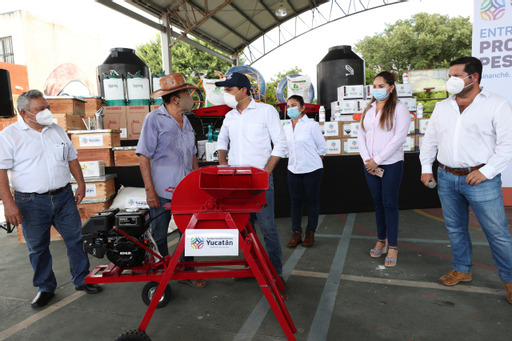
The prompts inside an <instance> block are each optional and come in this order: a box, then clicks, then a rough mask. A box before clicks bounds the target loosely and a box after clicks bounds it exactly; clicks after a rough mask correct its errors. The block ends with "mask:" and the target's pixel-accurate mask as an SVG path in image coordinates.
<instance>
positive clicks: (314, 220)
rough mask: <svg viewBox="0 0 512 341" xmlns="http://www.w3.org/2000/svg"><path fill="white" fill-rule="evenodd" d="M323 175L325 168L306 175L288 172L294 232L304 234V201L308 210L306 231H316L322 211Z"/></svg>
mask: <svg viewBox="0 0 512 341" xmlns="http://www.w3.org/2000/svg"><path fill="white" fill-rule="evenodd" d="M323 173H324V170H323V168H320V169H317V170H315V171H313V172H310V173H304V174H294V173H292V172H290V171H288V189H289V191H290V198H291V206H292V231H294V232H300V233H302V226H301V220H302V202H303V201H304V199H305V200H306V205H307V209H308V211H307V212H308V226H307V228H306V230H307V231H312V232H315V231H316V228H317V225H318V214H319V211H320V184H321V182H322V174H323Z"/></svg>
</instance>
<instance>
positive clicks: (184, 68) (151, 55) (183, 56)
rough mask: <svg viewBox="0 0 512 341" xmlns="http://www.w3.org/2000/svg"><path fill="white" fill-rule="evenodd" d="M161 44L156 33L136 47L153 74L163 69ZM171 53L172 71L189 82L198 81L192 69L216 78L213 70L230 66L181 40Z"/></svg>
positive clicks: (223, 69) (222, 69)
mask: <svg viewBox="0 0 512 341" xmlns="http://www.w3.org/2000/svg"><path fill="white" fill-rule="evenodd" d="M198 42H199V43H201V42H200V41H198ZM161 46H162V44H161V41H160V35H159V34H157V35H156V38H155V40H151V41H149V42H148V43H146V44H142V45H138V46H137V47H136V53H137V55H138V56H139V58H140V59H142V60H143V61H144V63H146V65H147V66H149V68H150V69H151V72H152V73H153V74H161V73H162V70H163V68H162V53H161ZM171 54H172V71H173V72H180V73H182V74H184V75H185V78H186V80H187V82H190V83H197V82H199V78H198V77H196V76H195V75H193V71H198V72H204V73H205V77H206V78H218V76H217V75H216V74H215V70H217V71H220V72H222V73H224V72H226V71H227V70H228V69H229V68H230V67H231V64H230V63H228V62H226V61H224V60H221V59H219V58H217V57H215V56H213V55H211V54H209V53H206V52H204V51H201V50H198V49H196V48H195V47H193V46H191V45H189V44H187V43H184V42H181V41H178V42H177V43H176V44H174V46H173V47H172V49H171Z"/></svg>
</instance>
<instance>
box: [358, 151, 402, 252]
mask: <svg viewBox="0 0 512 341" xmlns="http://www.w3.org/2000/svg"><path fill="white" fill-rule="evenodd" d="M379 167H380V168H382V169H384V176H383V177H382V178H380V177H378V176H376V175H371V174H369V173H368V172H367V171H366V168H365V169H364V174H365V176H366V182H367V183H368V187H369V188H370V192H371V193H372V198H373V203H374V206H375V220H376V222H377V238H378V239H382V240H383V239H386V238H387V240H388V244H389V246H397V245H398V217H399V214H398V191H399V190H400V182H401V181H402V174H403V171H404V162H403V161H398V162H395V163H393V164H391V165H380V166H379Z"/></svg>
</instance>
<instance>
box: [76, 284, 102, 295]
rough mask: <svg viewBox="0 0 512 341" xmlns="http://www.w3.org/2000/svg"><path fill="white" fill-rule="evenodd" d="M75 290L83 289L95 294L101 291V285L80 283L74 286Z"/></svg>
mask: <svg viewBox="0 0 512 341" xmlns="http://www.w3.org/2000/svg"><path fill="white" fill-rule="evenodd" d="M75 290H78V291H85V292H86V293H88V294H97V293H99V292H100V291H101V287H100V286H99V285H98V284H82V285H81V286H79V287H75Z"/></svg>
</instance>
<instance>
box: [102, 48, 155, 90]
mask: <svg viewBox="0 0 512 341" xmlns="http://www.w3.org/2000/svg"><path fill="white" fill-rule="evenodd" d="M111 70H114V71H116V72H117V73H118V74H119V75H120V76H121V77H122V78H123V79H124V80H126V78H127V77H128V72H129V73H131V74H136V73H137V72H140V74H141V75H142V77H144V78H146V79H151V72H150V70H149V67H148V66H147V65H146V64H145V63H144V62H143V61H142V59H140V58H139V57H138V56H137V55H136V54H135V50H133V49H128V48H120V47H116V48H113V49H110V55H109V56H108V57H107V59H105V61H104V62H103V64H101V65H98V68H97V72H98V83H99V86H98V89H100V91H101V96H102V97H105V93H104V91H103V79H104V78H105V76H106V75H110V71H111Z"/></svg>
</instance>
